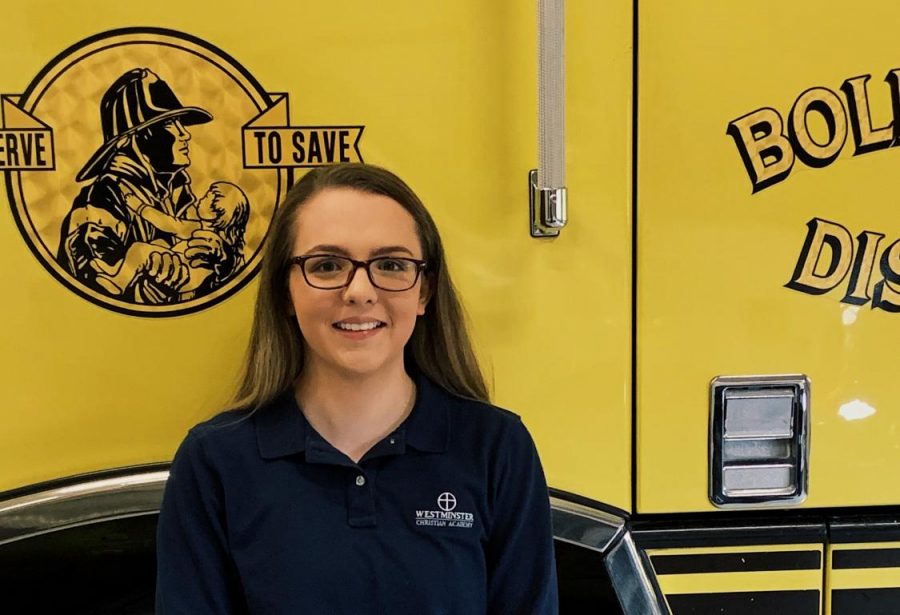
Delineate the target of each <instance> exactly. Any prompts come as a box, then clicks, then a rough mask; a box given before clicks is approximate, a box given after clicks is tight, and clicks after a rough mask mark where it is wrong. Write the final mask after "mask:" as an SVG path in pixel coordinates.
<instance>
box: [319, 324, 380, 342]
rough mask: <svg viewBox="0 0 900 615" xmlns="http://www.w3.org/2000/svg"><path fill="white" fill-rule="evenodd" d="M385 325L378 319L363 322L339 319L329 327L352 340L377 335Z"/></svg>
mask: <svg viewBox="0 0 900 615" xmlns="http://www.w3.org/2000/svg"><path fill="white" fill-rule="evenodd" d="M386 326H387V325H386V324H385V323H383V322H381V321H380V320H370V321H365V322H348V321H344V320H342V321H340V322H336V323H334V324H333V325H331V328H332V329H334V330H335V331H337V332H338V333H339V334H341V335H342V336H344V337H346V338H349V339H352V340H363V339H366V338H369V337H372V336H373V335H377V334H378V332H379V331H381V330H382V329H383V328H384V327H386Z"/></svg>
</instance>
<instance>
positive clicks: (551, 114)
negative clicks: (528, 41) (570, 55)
mask: <svg viewBox="0 0 900 615" xmlns="http://www.w3.org/2000/svg"><path fill="white" fill-rule="evenodd" d="M565 102H566V99H565V0H538V168H537V170H532V171H530V172H529V174H528V193H529V202H530V209H531V236H532V237H556V236H557V235H559V230H560V229H561V228H563V227H564V226H565V225H566V222H567V220H568V213H567V204H566V200H567V197H566V143H565V127H566V125H565Z"/></svg>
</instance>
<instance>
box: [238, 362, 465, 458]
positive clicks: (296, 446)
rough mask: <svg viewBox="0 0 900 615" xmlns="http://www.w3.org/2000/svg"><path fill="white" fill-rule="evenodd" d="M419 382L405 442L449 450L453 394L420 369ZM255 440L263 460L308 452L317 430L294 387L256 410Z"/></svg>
mask: <svg viewBox="0 0 900 615" xmlns="http://www.w3.org/2000/svg"><path fill="white" fill-rule="evenodd" d="M412 377H413V380H415V383H416V403H415V404H414V405H413V409H412V412H410V414H409V417H407V419H406V420H405V421H404V422H403V424H402V425H401V426H400V428H398V430H397V431H401V430H402V432H403V433H404V434H405V438H406V445H407V446H410V447H412V448H415V449H417V450H419V451H422V452H426V453H443V452H446V451H447V446H448V441H449V438H450V414H449V411H450V403H451V401H452V399H453V398H452V395H451V394H450V393H448V392H447V391H445V390H444V389H443V388H441V387H440V386H438V385H437V384H435V383H433V382H431V381H430V380H429V379H428V378H426V377H425V376H424V375H423V374H422V373H421V372H418V370H416V371H415V372H414V373H413V374H412ZM254 422H255V424H256V441H257V445H258V447H259V453H260V455H261V456H262V457H263V459H277V458H279V457H286V456H288V455H295V454H298V453H302V452H304V451H306V445H307V436H308V435H309V434H310V432H312V433H314V431H313V429H312V427H311V426H310V425H309V423H308V422H307V420H306V417H305V416H303V413H302V412H301V411H300V407H299V406H298V405H297V401H296V399H295V398H294V391H293V389H289V390H287V391H285V392H284V393H282V394H281V395H279V396H278V397H276V398H275V399H274V400H273V401H272V402H271V403H270V404H268V405H266V406H264V407H262V408H260V409H259V410H257V411H256V412H255V413H254Z"/></svg>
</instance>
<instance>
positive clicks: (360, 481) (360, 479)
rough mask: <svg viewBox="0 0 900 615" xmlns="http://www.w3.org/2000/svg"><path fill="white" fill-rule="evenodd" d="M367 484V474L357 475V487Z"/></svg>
mask: <svg viewBox="0 0 900 615" xmlns="http://www.w3.org/2000/svg"><path fill="white" fill-rule="evenodd" d="M365 484H366V477H365V476H363V475H362V474H360V475H359V476H357V477H356V486H357V487H362V486H363V485H365Z"/></svg>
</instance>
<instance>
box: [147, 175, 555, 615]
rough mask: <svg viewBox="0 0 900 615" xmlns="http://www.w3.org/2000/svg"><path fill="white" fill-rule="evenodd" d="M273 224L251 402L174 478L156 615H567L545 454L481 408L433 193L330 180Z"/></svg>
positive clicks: (202, 435) (249, 377) (294, 194)
mask: <svg viewBox="0 0 900 615" xmlns="http://www.w3.org/2000/svg"><path fill="white" fill-rule="evenodd" d="M270 233H271V237H270V239H269V246H268V252H267V254H266V257H265V259H264V262H263V267H262V272H261V274H260V286H259V295H258V298H257V302H256V312H255V316H254V323H253V330H252V334H251V339H250V347H249V350H248V354H247V359H246V367H245V372H244V378H243V383H242V385H241V387H240V390H239V394H238V399H237V400H236V403H235V406H236V407H238V408H240V409H239V410H233V411H230V412H225V413H223V414H220V415H218V416H217V417H215V418H213V419H211V420H209V421H207V422H205V423H202V424H200V425H198V426H196V427H194V428H193V429H191V430H190V432H189V433H188V435H187V438H186V439H185V441H184V443H183V444H182V445H181V447H180V448H179V450H178V452H177V453H176V455H175V460H174V462H173V465H172V470H171V474H170V477H169V481H168V484H167V485H166V491H165V495H164V499H163V505H162V511H161V513H160V519H159V531H158V581H157V612H158V613H161V614H170V613H179V614H180V613H186V614H187V613H190V614H191V615H198V614H203V613H260V614H264V615H277V614H280V613H285V614H287V613H290V614H292V615H293V614H312V615H318V614H322V615H339V614H345V613H346V614H353V615H358V614H367V613H390V614H402V615H407V614H409V615H426V614H438V613H441V614H459V615H475V614H479V613H491V614H494V613H497V614H503V615H507V614H520V613H521V614H529V615H530V614H545V613H549V614H553V613H556V612H557V604H556V602H557V595H556V573H555V567H554V561H553V541H552V534H551V528H550V511H549V502H548V497H547V487H546V483H545V480H544V476H543V472H542V470H541V465H540V461H539V460H538V456H537V453H536V451H535V448H534V444H533V443H532V440H531V437H530V436H529V434H528V432H527V431H526V430H525V427H524V426H523V425H522V423H521V421H520V420H519V418H518V417H517V416H516V415H514V414H512V413H510V412H507V411H505V410H501V409H499V408H497V407H494V406H491V405H490V404H489V403H488V401H487V400H488V394H487V389H486V387H485V384H484V380H483V377H482V374H481V372H480V371H479V367H478V363H477V361H476V359H475V354H474V352H473V351H472V347H471V344H470V342H469V339H468V336H467V334H466V329H465V325H464V319H463V313H462V309H461V307H460V304H459V301H458V299H457V296H456V291H455V290H454V287H453V284H452V282H451V281H450V276H449V273H448V270H447V264H446V262H445V259H444V251H443V247H442V245H441V240H440V237H439V235H438V232H437V228H436V227H435V225H434V221H433V220H432V219H431V216H430V215H429V214H428V212H427V211H426V210H425V207H424V206H423V205H422V203H421V201H420V200H419V198H418V197H417V196H416V195H415V194H414V193H413V192H412V190H411V189H410V188H409V187H408V186H407V185H406V184H405V183H404V182H403V181H402V180H400V179H399V178H398V177H396V176H395V175H393V174H391V173H390V172H388V171H386V170H384V169H380V168H377V167H373V166H367V165H342V166H335V167H328V168H322V169H317V170H313V171H311V172H309V173H308V174H307V175H306V176H304V177H303V179H302V180H300V182H298V183H297V184H296V185H295V186H294V187H293V188H292V189H291V190H290V192H289V193H288V196H287V199H286V200H285V203H284V205H283V206H282V207H281V209H280V211H279V212H278V214H277V215H276V217H275V220H274V221H273V223H272V227H271V230H270Z"/></svg>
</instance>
